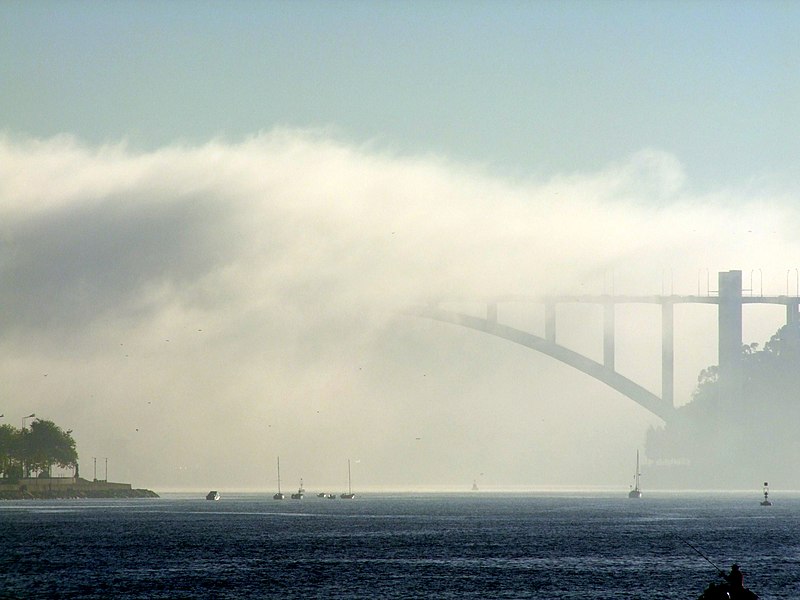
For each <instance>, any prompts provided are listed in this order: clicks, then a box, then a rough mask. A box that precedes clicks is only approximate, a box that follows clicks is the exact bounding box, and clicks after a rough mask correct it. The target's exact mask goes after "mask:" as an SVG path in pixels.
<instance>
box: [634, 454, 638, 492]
mask: <svg viewBox="0 0 800 600" xmlns="http://www.w3.org/2000/svg"><path fill="white" fill-rule="evenodd" d="M634 481H635V484H636V485H635V487H634V489H635V490H636V491H637V492H638V491H639V451H638V450H637V451H636V474H635V475H634Z"/></svg>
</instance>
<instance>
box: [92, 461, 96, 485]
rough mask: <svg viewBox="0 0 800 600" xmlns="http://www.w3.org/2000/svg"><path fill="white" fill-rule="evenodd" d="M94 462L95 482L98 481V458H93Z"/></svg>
mask: <svg viewBox="0 0 800 600" xmlns="http://www.w3.org/2000/svg"><path fill="white" fill-rule="evenodd" d="M92 460H93V461H94V480H95V481H97V457H96V456H93V457H92Z"/></svg>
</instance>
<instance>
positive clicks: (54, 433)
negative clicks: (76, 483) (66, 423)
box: [0, 419, 78, 479]
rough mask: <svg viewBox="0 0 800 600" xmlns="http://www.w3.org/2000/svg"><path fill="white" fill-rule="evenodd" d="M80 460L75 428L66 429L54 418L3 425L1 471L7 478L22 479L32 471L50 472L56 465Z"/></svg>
mask: <svg viewBox="0 0 800 600" xmlns="http://www.w3.org/2000/svg"><path fill="white" fill-rule="evenodd" d="M77 463H78V452H77V451H76V449H75V440H74V439H73V438H72V431H64V430H62V429H61V428H60V427H59V426H58V425H56V424H55V423H53V422H52V421H45V420H42V419H37V420H35V421H33V422H32V423H31V425H30V428H29V429H28V428H25V429H16V428H14V427H12V426H11V425H2V426H0V472H1V473H2V476H3V477H4V478H9V479H18V478H19V477H21V476H23V475H26V476H27V475H29V474H30V473H31V472H32V471H37V472H40V473H47V474H49V473H50V469H51V468H52V466H53V465H58V466H59V467H63V468H67V467H74V466H75V465H77Z"/></svg>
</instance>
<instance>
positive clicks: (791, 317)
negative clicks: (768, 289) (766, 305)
mask: <svg viewBox="0 0 800 600" xmlns="http://www.w3.org/2000/svg"><path fill="white" fill-rule="evenodd" d="M799 310H800V305H798V303H797V302H790V303H787V304H786V324H787V325H794V324H795V323H797V322H798V321H800V312H798V311H799Z"/></svg>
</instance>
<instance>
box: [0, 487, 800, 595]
mask: <svg viewBox="0 0 800 600" xmlns="http://www.w3.org/2000/svg"><path fill="white" fill-rule="evenodd" d="M774 496H775V503H774V505H773V506H772V507H769V508H764V507H761V506H759V504H758V501H759V498H758V496H757V495H754V496H749V497H745V496H734V495H722V496H721V497H720V496H717V497H715V496H711V495H702V496H701V495H694V496H692V495H683V496H680V495H660V496H659V495H656V494H649V495H647V496H646V497H645V498H643V499H641V500H639V501H636V500H629V499H628V498H626V497H624V494H622V495H620V496H619V497H618V496H611V495H608V496H589V495H491V494H484V493H477V494H471V495H366V496H361V497H359V498H357V499H355V500H352V501H346V500H338V499H337V500H324V499H318V498H306V499H305V500H302V501H291V500H288V499H287V500H284V501H283V502H277V501H274V500H272V499H271V498H270V497H267V496H257V495H252V496H248V495H241V496H228V495H223V499H222V500H220V501H219V502H208V501H206V500H204V499H202V495H201V494H198V498H197V499H195V498H186V497H177V496H176V497H172V498H169V497H167V498H162V499H160V500H116V501H100V500H70V501H66V500H62V501H58V500H56V501H22V502H1V503H0V535H2V546H0V590H2V593H0V597H4V598H301V597H302V598H576V599H577V598H580V599H586V598H609V599H611V598H614V599H622V598H647V599H657V598H664V599H667V598H669V599H674V598H686V599H690V598H696V597H697V596H698V595H699V594H700V593H701V592H702V590H703V588H704V587H705V586H706V585H707V584H708V583H709V582H710V581H712V580H714V579H715V571H714V568H713V567H712V566H711V565H710V564H709V563H708V562H706V561H705V560H703V559H702V558H701V557H700V556H699V555H698V554H697V553H695V551H694V550H692V549H691V548H689V546H688V545H687V544H686V541H688V542H690V543H691V544H692V545H694V546H695V547H697V548H698V549H700V550H702V551H703V553H704V554H706V555H707V556H708V557H709V558H710V559H711V560H712V561H713V562H714V563H716V564H717V565H719V566H724V567H726V568H727V567H730V564H731V563H733V562H737V563H739V564H740V565H741V566H742V570H743V571H744V572H745V585H747V586H748V587H750V588H751V589H753V590H754V591H756V592H757V593H758V594H759V595H760V597H761V598H762V599H777V598H786V599H789V598H791V599H798V598H800V497H797V496H794V497H790V498H779V497H778V494H774Z"/></svg>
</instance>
